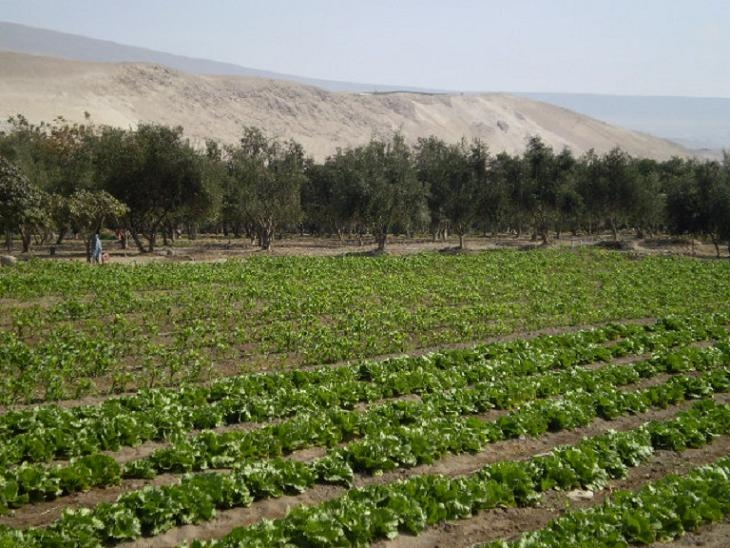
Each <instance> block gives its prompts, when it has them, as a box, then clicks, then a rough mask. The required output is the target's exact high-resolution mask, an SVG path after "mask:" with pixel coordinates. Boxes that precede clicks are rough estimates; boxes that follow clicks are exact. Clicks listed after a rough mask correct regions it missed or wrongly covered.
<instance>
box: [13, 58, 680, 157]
mask: <svg viewBox="0 0 730 548" xmlns="http://www.w3.org/2000/svg"><path fill="white" fill-rule="evenodd" d="M85 112H88V113H90V114H91V118H92V120H93V121H94V122H96V123H98V124H110V125H114V126H120V127H135V126H136V125H137V124H138V123H140V122H157V123H163V124H169V125H181V126H183V127H184V128H185V132H186V135H187V136H188V137H189V138H190V139H191V141H193V142H194V143H196V144H202V143H203V142H204V140H205V139H216V140H218V141H221V142H223V143H233V142H235V141H237V140H238V138H239V137H240V136H241V133H242V128H243V127H244V126H251V125H253V126H258V127H260V128H262V129H264V130H266V131H267V133H269V134H272V135H277V136H279V137H282V138H294V139H296V140H297V141H299V142H301V143H302V145H303V146H304V147H305V150H306V151H307V152H308V153H309V154H311V155H313V156H314V157H315V158H317V159H322V158H324V157H325V156H326V155H328V154H330V153H332V152H334V151H335V150H336V149H337V147H343V148H344V147H348V146H353V145H358V144H361V143H364V142H367V140H368V139H370V138H371V137H373V136H375V137H388V136H390V135H391V134H392V133H393V132H395V131H400V132H402V133H403V134H404V135H405V137H406V138H407V139H408V140H409V141H411V142H413V141H415V140H416V139H417V138H418V137H425V136H428V135H437V136H439V137H441V138H443V139H445V140H446V141H449V142H455V141H457V140H459V139H461V138H462V137H466V138H472V137H478V138H480V139H482V140H483V141H485V142H486V143H487V144H488V145H489V148H490V150H491V151H492V152H499V151H503V150H504V151H507V152H510V153H517V152H521V151H522V150H523V148H524V145H525V142H526V139H527V137H528V136H530V135H540V136H541V137H542V138H543V139H544V140H545V141H546V142H547V143H548V144H550V145H552V146H553V147H554V148H556V149H561V148H562V147H564V146H568V147H570V148H571V149H572V150H573V152H575V153H577V154H580V153H583V152H585V151H587V150H588V149H590V148H593V149H595V150H596V151H597V152H605V151H607V150H609V149H611V148H612V147H614V146H620V147H621V148H623V149H624V150H626V151H627V152H629V153H630V154H632V155H635V156H645V157H651V158H659V159H662V158H669V157H671V156H673V155H680V156H685V155H687V154H688V151H687V150H686V149H684V148H682V147H681V146H679V145H677V144H674V143H671V142H669V141H665V140H662V139H659V138H656V137H652V136H649V135H646V134H641V133H637V132H633V131H629V130H626V129H623V128H619V127H615V126H611V125H609V124H606V123H603V122H600V121H597V120H594V119H591V118H588V117H586V116H583V115H580V114H577V113H575V112H572V111H569V110H566V109H563V108H560V107H556V106H553V105H549V104H547V103H542V102H538V101H534V100H531V99H527V98H524V97H515V96H510V95H506V94H491V93H490V94H463V95H462V94H425V93H412V92H411V93H409V92H397V93H381V94H371V93H345V92H330V91H325V90H323V89H320V88H317V87H313V86H307V85H303V84H299V83H294V82H288V81H283V80H272V79H266V78H256V77H242V76H212V75H192V74H186V73H183V72H179V71H176V70H173V69H170V68H167V67H165V66H162V65H157V64H145V63H95V62H83V61H72V60H64V59H58V58H52V57H41V56H34V55H27V54H19V53H10V52H0V119H2V120H5V119H7V118H8V117H9V116H11V115H14V114H18V113H20V114H23V115H24V116H25V117H26V118H28V119H29V120H30V121H32V122H39V121H42V120H45V121H50V120H52V119H53V118H55V117H56V116H59V115H61V116H63V117H64V118H65V119H66V120H68V121H71V122H83V121H84V113H85Z"/></svg>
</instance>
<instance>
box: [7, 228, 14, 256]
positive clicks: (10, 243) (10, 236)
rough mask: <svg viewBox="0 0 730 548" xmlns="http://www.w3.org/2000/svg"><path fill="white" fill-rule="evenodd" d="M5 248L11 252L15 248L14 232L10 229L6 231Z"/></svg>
mask: <svg viewBox="0 0 730 548" xmlns="http://www.w3.org/2000/svg"><path fill="white" fill-rule="evenodd" d="M5 249H7V250H8V253H10V252H11V251H12V250H13V234H12V232H10V230H6V231H5Z"/></svg>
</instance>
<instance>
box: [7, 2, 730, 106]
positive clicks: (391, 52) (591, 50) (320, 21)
mask: <svg viewBox="0 0 730 548" xmlns="http://www.w3.org/2000/svg"><path fill="white" fill-rule="evenodd" d="M0 20H4V21H11V22H15V23H23V24H26V25H30V26H37V27H43V28H49V29H53V30H59V31H64V32H70V33H74V34H82V35H85V36H89V37H92V38H102V39H106V40H112V41H115V42H120V43H123V44H128V45H134V46H142V47H148V48H151V49H156V50H162V51H166V52H169V53H176V54H181V55H188V56H192V57H202V58H208V59H214V60H217V61H227V62H231V63H236V64H238V65H242V66H246V67H251V68H257V69H264V70H271V71H277V72H283V73H288V74H297V75H301V76H308V77H313V78H323V79H329V80H342V81H350V82H362V83H371V84H393V85H409V86H420V87H426V88H438V89H450V90H463V91H554V92H592V93H617V94H629V95H632V94H636V95H695V96H715V97H730V55H729V54H728V52H729V51H730V32H729V30H730V0H499V1H493V0H443V1H437V0H421V1H417V0H265V1H264V0H261V1H257V0H0Z"/></svg>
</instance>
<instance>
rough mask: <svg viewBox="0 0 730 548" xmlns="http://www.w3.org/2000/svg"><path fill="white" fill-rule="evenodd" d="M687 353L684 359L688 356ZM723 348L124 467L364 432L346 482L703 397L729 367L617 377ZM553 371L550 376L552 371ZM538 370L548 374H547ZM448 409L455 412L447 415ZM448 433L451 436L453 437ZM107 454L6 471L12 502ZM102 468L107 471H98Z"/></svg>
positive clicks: (73, 484)
mask: <svg viewBox="0 0 730 548" xmlns="http://www.w3.org/2000/svg"><path fill="white" fill-rule="evenodd" d="M677 356H680V357H682V359H680V360H679V361H678V359H677ZM723 356H724V354H723V353H722V352H721V351H717V350H716V349H712V348H710V349H704V350H697V349H692V348H684V349H682V350H680V351H679V353H675V354H672V353H670V354H667V355H666V356H665V357H663V358H656V359H654V360H651V361H649V362H641V363H640V364H635V365H634V366H613V367H608V368H606V369H605V370H599V371H592V372H587V373H586V372H584V373H583V374H582V375H575V373H576V371H571V372H569V373H553V374H552V375H555V378H557V379H562V381H561V382H557V383H555V382H552V383H549V384H547V385H546V386H547V391H545V390H541V392H540V394H537V393H534V392H530V391H527V392H524V383H523V384H520V385H515V388H516V389H518V390H520V392H518V395H519V397H511V398H508V399H506V400H505V399H504V398H505V394H504V393H502V391H501V390H497V391H496V392H495V393H496V394H497V395H498V397H499V398H500V401H502V404H501V405H502V406H503V407H504V406H507V407H514V406H516V405H519V403H521V402H523V401H527V400H530V399H532V398H533V397H535V396H539V397H545V396H548V395H553V396H555V395H560V394H565V393H567V392H569V391H570V390H576V389H582V390H587V391H588V392H586V393H585V394H581V393H577V396H576V397H574V400H575V402H577V403H575V402H574V403H573V404H571V405H573V406H575V405H577V407H574V408H573V409H570V410H568V409H564V408H563V407H564V405H563V404H562V403H560V402H555V401H552V402H550V401H548V402H543V403H542V404H541V403H540V402H533V404H529V405H527V406H526V408H525V410H520V411H519V412H516V413H512V414H510V415H507V416H503V417H500V418H499V419H497V420H496V421H495V422H492V423H486V424H485V423H482V422H481V421H478V420H476V419H469V418H465V419H458V420H455V417H458V416H459V415H468V414H471V413H474V412H476V411H479V410H482V411H483V410H484V409H485V408H486V409H489V408H491V407H493V406H494V405H495V402H494V401H491V400H489V398H488V397H486V396H485V394H484V393H483V391H482V390H480V389H471V388H470V389H462V390H461V391H458V392H451V393H450V394H448V397H444V395H443V394H441V395H438V396H435V395H434V399H433V401H431V400H430V399H429V400H428V401H426V402H424V403H420V402H418V403H416V402H396V403H395V404H391V405H385V406H380V407H376V408H374V409H372V410H371V411H369V412H366V413H364V414H358V413H355V412H347V411H332V412H330V413H329V414H327V415H326V417H325V418H323V417H321V416H310V417H305V418H303V419H295V420H291V421H286V422H283V423H280V424H278V425H275V426H271V427H265V428H263V429H261V430H256V431H251V432H243V433H240V432H230V433H228V434H224V435H216V434H214V433H212V432H208V433H203V434H201V435H200V436H198V437H196V438H193V439H191V440H187V441H185V442H183V443H180V444H174V445H172V446H170V447H168V448H164V449H161V450H157V451H156V452H154V453H153V454H152V455H150V456H149V457H147V458H144V459H139V460H136V461H132V462H130V463H128V464H127V465H126V466H125V468H124V471H123V475H124V476H126V477H129V478H134V477H138V478H151V477H154V476H155V475H157V474H160V473H165V472H185V471H194V470H204V469H207V468H223V467H228V466H231V465H233V464H235V463H236V462H240V461H242V460H245V459H252V458H253V459H261V458H269V457H274V456H277V455H280V454H288V453H290V452H292V451H295V450H300V449H304V448H307V447H308V446H317V445H320V446H321V445H326V446H333V445H336V444H339V443H341V442H343V441H349V440H352V439H356V438H358V437H360V436H363V435H364V438H363V439H362V440H359V441H358V440H356V441H353V442H351V443H350V444H348V445H347V446H346V447H344V448H340V449H334V450H332V451H330V452H329V453H328V454H327V456H326V457H324V458H323V459H321V460H320V461H319V464H318V466H320V468H321V469H320V470H318V471H317V474H318V475H321V476H322V477H323V478H324V479H325V480H327V478H328V473H327V472H326V470H330V469H331V470H333V471H334V472H332V473H330V475H329V477H334V478H340V479H339V481H342V478H343V477H344V478H347V477H350V476H351V475H352V471H348V470H350V469H353V470H355V471H367V472H370V473H374V472H378V471H380V470H383V469H385V470H387V469H389V468H390V467H401V466H414V465H416V464H418V463H420V462H429V461H431V460H433V459H434V458H438V457H439V456H441V455H443V454H445V453H459V452H465V451H466V452H474V451H478V450H479V448H480V447H482V446H483V445H484V444H486V443H489V442H490V441H495V440H497V439H503V438H509V437H517V436H519V435H522V434H528V433H529V434H530V435H538V434H540V433H542V432H544V431H546V430H548V429H563V428H572V427H576V426H579V425H581V424H586V423H587V422H590V420H592V419H593V418H594V417H595V416H597V415H598V416H600V415H603V416H607V417H610V416H612V415H613V416H615V415H617V414H621V413H623V412H626V411H632V410H633V411H636V410H638V409H637V406H638V407H639V408H640V407H641V406H646V405H667V404H669V403H673V402H676V401H679V400H680V399H682V398H685V397H693V396H694V395H695V394H697V395H698V396H699V395H704V394H707V393H710V392H712V390H713V389H720V390H723V389H724V384H726V383H727V380H726V379H725V374H724V373H722V371H718V372H717V373H710V374H706V375H705V376H704V377H703V378H701V379H694V378H693V377H690V376H684V377H681V378H679V381H678V382H676V383H674V384H672V381H674V380H677V379H672V381H670V382H669V383H667V384H668V386H667V387H666V388H665V389H662V388H661V387H659V388H658V389H654V388H648V389H646V390H644V391H642V397H643V398H645V399H641V398H639V399H636V397H631V396H627V395H625V394H623V393H619V392H616V391H615V390H614V389H613V388H612V386H613V385H614V384H619V385H620V384H631V383H633V382H635V381H636V379H637V378H638V374H637V371H636V370H639V371H641V372H642V373H643V374H644V375H645V376H649V375H657V374H660V372H661V371H664V370H666V369H667V368H674V367H677V368H679V369H680V370H691V369H692V368H693V366H692V363H691V360H696V363H697V366H698V367H700V369H708V368H710V369H712V368H714V367H715V366H716V364H717V363H722V361H723V360H724V361H727V360H726V359H725V358H724V357H723ZM688 360H690V361H688ZM635 369H636V370H635ZM547 378H548V380H550V377H547ZM536 379H537V380H538V381H539V380H540V377H539V376H538V377H536ZM568 380H570V382H567V381H568ZM612 390H613V392H614V393H613V394H611V391H612ZM591 393H592V394H593V395H591ZM485 398H486V399H485ZM614 400H615V402H614ZM612 402H613V403H612ZM497 403H498V402H497ZM540 406H542V407H540ZM444 413H446V414H447V415H449V418H445V419H442V418H440V417H439V416H440V415H443V414H444ZM328 421H329V422H328ZM475 421H476V422H475ZM409 424H419V425H420V428H419V429H415V428H413V427H411V426H408V425H409ZM447 432H448V436H447V437H443V435H444V434H445V433H447ZM439 435H440V436H441V437H440V438H438V437H437V438H436V439H439V440H440V441H441V442H442V443H440V444H438V445H436V446H434V445H433V436H439ZM404 436H405V438H404ZM89 459H91V461H92V465H93V466H94V468H92V469H91V472H86V471H85V470H86V469H85V468H81V469H79V466H82V465H83V466H87V464H86V462H87V461H88V460H89ZM104 459H105V457H103V456H102V455H96V456H92V457H84V458H82V459H80V460H79V461H78V463H71V465H70V467H69V468H64V467H61V468H53V469H42V468H40V469H39V468H38V467H29V466H24V467H21V468H20V469H18V472H17V473H16V475H15V476H13V475H8V474H12V472H6V477H7V478H8V479H6V481H9V482H10V483H11V484H12V483H14V484H15V485H16V486H17V487H16V489H17V490H16V491H11V492H10V494H9V495H6V499H5V501H6V502H5V504H6V505H9V506H11V507H18V506H22V505H23V504H25V503H27V502H28V501H34V500H43V499H44V498H54V497H56V496H58V495H60V494H63V493H72V492H75V491H78V490H84V489H88V488H89V487H95V486H103V485H109V484H114V483H117V482H118V481H119V478H120V476H121V471H120V470H119V465H118V464H117V463H115V462H114V461H113V460H110V459H109V458H108V457H106V461H105V460H104ZM115 469H116V472H115V471H114V470H115ZM94 470H101V471H100V472H99V473H96V472H95V471H94ZM322 470H325V471H322ZM343 470H344V472H343ZM21 472H22V475H21ZM89 473H91V477H90V478H89V477H88V476H89ZM31 474H32V475H31ZM69 474H70V476H69ZM79 474H83V476H80V475H79ZM343 474H345V475H344V476H343ZM329 481H331V479H330V480H329ZM11 497H12V498H11Z"/></svg>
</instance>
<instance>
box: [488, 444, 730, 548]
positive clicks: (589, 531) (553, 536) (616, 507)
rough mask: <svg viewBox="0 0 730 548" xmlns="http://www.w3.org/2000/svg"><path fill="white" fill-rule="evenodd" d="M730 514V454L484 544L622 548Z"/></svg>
mask: <svg viewBox="0 0 730 548" xmlns="http://www.w3.org/2000/svg"><path fill="white" fill-rule="evenodd" d="M728 516H730V457H724V458H722V459H720V460H718V461H716V462H715V463H714V464H712V465H708V466H702V467H700V468H697V469H695V470H693V471H692V472H690V473H688V474H686V475H683V476H678V475H671V476H667V477H665V478H662V479H660V480H658V481H655V482H652V483H650V484H647V485H645V486H644V487H643V488H641V489H640V490H638V491H636V492H631V491H617V492H615V493H613V494H612V495H611V497H610V498H609V499H608V500H607V501H606V502H604V503H603V504H601V505H600V506H597V507H595V508H591V509H587V510H578V511H574V512H569V513H568V514H565V515H564V516H561V517H560V518H558V519H555V520H553V521H552V522H550V523H549V524H548V525H547V526H546V527H545V528H543V529H540V530H538V531H533V532H529V533H525V534H523V535H522V536H521V537H520V538H519V539H518V540H514V541H511V542H508V541H505V540H499V541H495V542H490V543H488V544H485V545H482V548H549V547H552V546H555V547H562V546H571V545H572V546H587V545H590V546H595V547H602V546H605V547H618V546H629V545H632V544H652V543H654V542H658V541H671V540H673V539H676V538H679V537H681V536H682V535H683V534H684V533H686V532H688V531H694V530H696V529H697V528H699V527H700V526H702V525H706V524H710V523H714V522H719V521H723V520H725V519H726V518H727V517H728Z"/></svg>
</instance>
